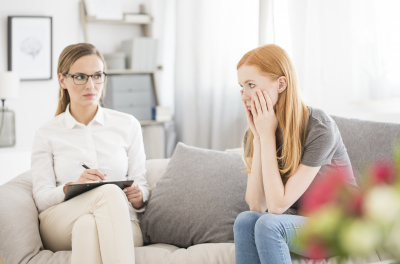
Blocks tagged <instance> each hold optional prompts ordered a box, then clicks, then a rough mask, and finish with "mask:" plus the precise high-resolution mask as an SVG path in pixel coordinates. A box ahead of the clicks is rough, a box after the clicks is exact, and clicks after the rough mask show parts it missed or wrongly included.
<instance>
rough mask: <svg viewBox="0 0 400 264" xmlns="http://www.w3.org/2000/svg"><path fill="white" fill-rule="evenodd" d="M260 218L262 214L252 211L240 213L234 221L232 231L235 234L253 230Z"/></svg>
mask: <svg viewBox="0 0 400 264" xmlns="http://www.w3.org/2000/svg"><path fill="white" fill-rule="evenodd" d="M261 216H262V214H260V213H257V212H253V211H245V212H241V213H240V214H239V215H238V216H237V217H236V219H235V223H234V225H233V231H234V232H237V231H240V230H246V229H248V228H251V229H254V225H255V224H256V222H257V220H258V219H259V218H260V217H261Z"/></svg>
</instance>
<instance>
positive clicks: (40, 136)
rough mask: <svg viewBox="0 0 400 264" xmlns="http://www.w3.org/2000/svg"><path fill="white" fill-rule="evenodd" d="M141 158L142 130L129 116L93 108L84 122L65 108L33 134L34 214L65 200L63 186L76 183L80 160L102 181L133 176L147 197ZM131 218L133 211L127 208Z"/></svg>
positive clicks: (146, 197)
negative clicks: (103, 177)
mask: <svg viewBox="0 0 400 264" xmlns="http://www.w3.org/2000/svg"><path fill="white" fill-rule="evenodd" d="M145 161H146V156H145V153H144V146H143V136H142V129H141V126H140V123H139V121H138V120H137V119H136V118H134V117H133V116H132V115H128V114H125V113H121V112H118V111H115V110H111V109H107V108H102V107H101V106H100V105H99V106H98V110H97V113H96V115H95V117H94V118H93V120H92V121H91V122H90V123H89V124H88V125H87V126H85V125H84V124H81V123H79V122H77V121H76V120H75V118H74V117H73V116H72V115H71V113H70V111H69V105H68V106H67V109H66V111H65V112H64V113H62V114H60V115H58V116H56V117H54V118H53V119H52V120H50V121H49V122H47V123H46V124H45V125H43V126H42V127H40V128H39V129H38V130H37V131H36V134H35V139H34V143H33V148H32V161H31V172H32V181H33V198H34V200H35V203H36V206H37V208H38V210H39V213H40V212H42V211H44V210H46V209H47V208H49V207H51V206H53V205H56V204H59V203H61V202H63V200H64V196H65V194H64V192H63V187H64V184H65V183H67V182H74V181H77V180H78V178H79V176H80V175H81V174H82V172H83V171H84V170H85V168H83V167H82V166H81V165H80V164H79V163H80V162H83V163H85V164H86V165H87V166H88V167H89V168H91V169H99V170H100V171H101V172H102V173H105V174H107V180H134V181H135V182H136V183H137V184H138V185H139V187H140V189H141V190H142V192H143V201H144V202H146V201H147V200H148V198H149V194H150V189H149V185H148V183H147V179H146V168H145ZM129 207H130V208H129V211H130V215H131V219H132V220H136V221H138V219H137V214H136V212H143V211H144V209H145V206H144V207H143V208H140V209H138V210H137V209H135V208H134V207H133V206H132V205H130V206H129Z"/></svg>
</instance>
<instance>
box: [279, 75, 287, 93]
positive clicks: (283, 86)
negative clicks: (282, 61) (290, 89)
mask: <svg viewBox="0 0 400 264" xmlns="http://www.w3.org/2000/svg"><path fill="white" fill-rule="evenodd" d="M278 85H279V87H278V92H279V93H282V92H283V91H285V89H286V88H287V80H286V77H285V76H281V77H279V78H278Z"/></svg>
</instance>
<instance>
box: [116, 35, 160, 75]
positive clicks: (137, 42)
mask: <svg viewBox="0 0 400 264" xmlns="http://www.w3.org/2000/svg"><path fill="white" fill-rule="evenodd" d="M121 50H122V52H124V53H125V54H126V58H127V61H126V66H127V68H128V69H131V70H136V71H155V70H156V69H157V50H158V40H157V39H154V38H148V37H136V38H132V39H128V40H124V41H123V42H122V44H121Z"/></svg>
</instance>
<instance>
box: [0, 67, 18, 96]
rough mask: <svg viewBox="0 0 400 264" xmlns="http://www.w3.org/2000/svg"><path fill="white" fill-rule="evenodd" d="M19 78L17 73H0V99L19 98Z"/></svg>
mask: <svg viewBox="0 0 400 264" xmlns="http://www.w3.org/2000/svg"><path fill="white" fill-rule="evenodd" d="M18 88H19V77H18V75H17V74H16V73H15V72H10V71H8V72H0V99H10V98H11V99H16V98H17V97H18Z"/></svg>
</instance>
